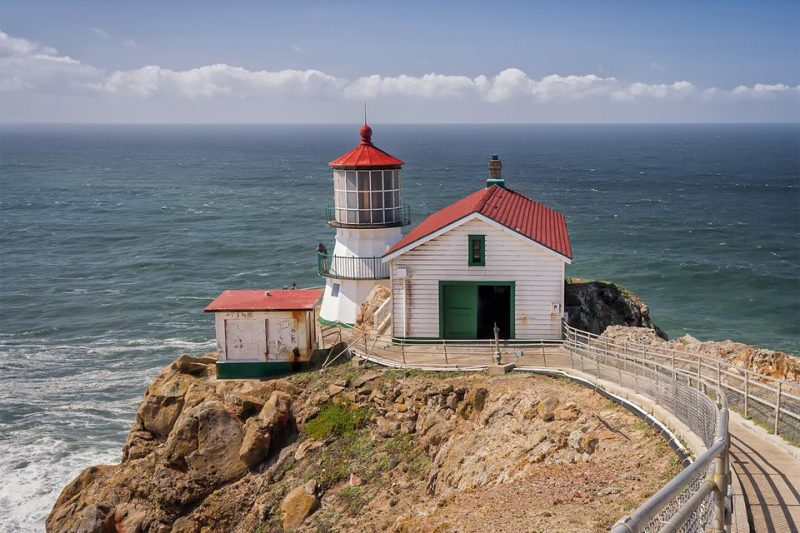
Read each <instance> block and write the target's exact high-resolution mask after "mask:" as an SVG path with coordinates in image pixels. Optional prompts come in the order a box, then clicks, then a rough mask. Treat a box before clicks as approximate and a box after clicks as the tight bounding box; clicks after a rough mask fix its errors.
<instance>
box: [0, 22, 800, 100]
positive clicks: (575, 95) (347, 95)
mask: <svg viewBox="0 0 800 533" xmlns="http://www.w3.org/2000/svg"><path fill="white" fill-rule="evenodd" d="M92 31H93V32H94V33H96V34H97V35H98V36H99V37H105V36H108V33H107V32H105V31H104V30H102V29H100V28H92ZM123 44H124V45H126V46H135V45H136V42H135V41H133V40H132V39H128V40H126V41H123ZM292 49H294V50H295V51H296V52H298V53H302V52H304V51H303V49H302V48H300V47H298V46H292ZM0 91H3V92H24V93H26V94H35V93H48V94H70V95H74V94H79V95H90V96H96V95H107V96H110V97H115V96H125V97H133V98H139V99H147V98H164V99H170V98H172V99H175V98H177V99H188V100H198V99H213V98H229V99H231V98H232V99H251V98H252V99H256V98H271V97H280V98H283V99H301V98H306V99H309V98H311V99H329V98H341V99H345V100H353V99H358V100H362V99H369V100H372V99H378V98H406V99H423V100H436V99H461V100H465V101H468V102H470V103H475V104H479V103H486V104H490V105H491V104H495V103H501V102H523V103H524V102H531V103H540V104H544V103H548V102H556V103H557V102H573V101H576V100H589V101H590V104H587V105H594V103H595V102H598V103H599V102H602V101H606V102H608V101H612V102H618V103H622V104H626V103H635V102H640V101H690V100H694V101H696V102H700V103H705V102H713V101H723V100H725V101H733V100H735V99H737V98H738V99H741V98H778V97H784V98H787V97H788V98H792V99H797V97H798V96H800V86H790V85H785V84H782V83H778V84H774V85H767V84H755V85H752V86H745V85H740V86H738V87H736V88H734V89H732V90H728V89H720V88H716V87H710V88H705V89H701V88H698V87H696V86H695V85H694V84H693V83H691V82H689V81H676V82H674V83H655V84H650V83H643V82H622V81H620V80H617V79H616V78H613V77H602V76H598V75H596V74H585V75H558V74H551V75H547V76H544V77H542V78H538V79H537V78H534V77H531V76H529V75H528V74H527V73H525V72H524V71H522V70H520V69H518V68H506V69H504V70H502V71H500V72H499V73H497V74H496V75H493V76H492V75H484V74H480V75H477V76H465V75H453V74H440V73H436V72H431V73H428V74H424V75H419V76H412V75H406V74H401V75H398V76H382V75H380V74H373V75H367V76H361V77H359V78H356V79H354V80H346V79H343V78H339V77H337V76H334V75H331V74H328V73H325V72H322V71H320V70H315V69H308V70H293V69H285V70H276V71H269V70H248V69H245V68H242V67H235V66H231V65H227V64H215V65H206V66H201V67H197V68H192V69H186V70H172V69H168V68H162V67H160V66H156V65H150V66H145V67H141V68H137V69H132V70H117V71H110V72H109V71H104V70H101V69H97V68H95V67H93V66H91V65H87V64H84V63H81V62H80V61H78V60H76V59H73V58H71V57H69V56H67V55H63V54H60V53H59V52H58V51H57V50H55V49H53V48H49V47H46V46H42V45H40V44H38V43H35V42H33V41H29V40H27V39H20V38H14V37H11V36H9V35H7V34H6V33H3V32H0Z"/></svg>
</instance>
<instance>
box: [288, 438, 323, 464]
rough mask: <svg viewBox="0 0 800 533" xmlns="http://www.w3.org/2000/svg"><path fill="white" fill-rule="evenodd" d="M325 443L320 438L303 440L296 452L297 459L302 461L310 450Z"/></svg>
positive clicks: (295, 457)
mask: <svg viewBox="0 0 800 533" xmlns="http://www.w3.org/2000/svg"><path fill="white" fill-rule="evenodd" d="M322 445H323V443H322V442H320V441H318V440H307V441H304V442H301V443H300V445H299V446H298V447H297V451H296V452H295V453H294V459H295V461H301V460H303V458H305V456H306V455H308V452H310V451H313V450H316V449H317V448H319V447H321V446H322Z"/></svg>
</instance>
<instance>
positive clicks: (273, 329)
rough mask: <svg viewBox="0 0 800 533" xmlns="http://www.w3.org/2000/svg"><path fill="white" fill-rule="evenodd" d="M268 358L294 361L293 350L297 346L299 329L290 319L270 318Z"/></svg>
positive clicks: (268, 322)
mask: <svg viewBox="0 0 800 533" xmlns="http://www.w3.org/2000/svg"><path fill="white" fill-rule="evenodd" d="M267 329H268V333H267V339H268V341H269V344H268V346H269V349H268V350H267V352H268V357H269V358H270V359H274V360H278V361H287V360H292V359H294V355H293V354H292V350H294V348H295V347H296V346H297V329H296V326H295V323H294V320H292V319H290V318H270V319H269V320H268V321H267Z"/></svg>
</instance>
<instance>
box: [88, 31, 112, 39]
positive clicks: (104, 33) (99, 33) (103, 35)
mask: <svg viewBox="0 0 800 533" xmlns="http://www.w3.org/2000/svg"><path fill="white" fill-rule="evenodd" d="M92 33H94V34H95V35H96V36H97V37H99V38H101V39H102V40H104V41H110V40H111V35H109V33H108V32H107V31H106V30H104V29H102V28H92Z"/></svg>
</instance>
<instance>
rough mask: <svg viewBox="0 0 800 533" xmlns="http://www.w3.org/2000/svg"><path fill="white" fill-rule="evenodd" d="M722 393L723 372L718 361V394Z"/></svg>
mask: <svg viewBox="0 0 800 533" xmlns="http://www.w3.org/2000/svg"><path fill="white" fill-rule="evenodd" d="M720 393H722V370H721V368H720V364H719V361H717V394H720Z"/></svg>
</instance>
